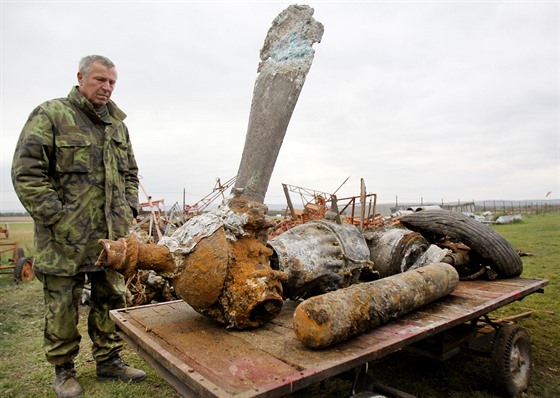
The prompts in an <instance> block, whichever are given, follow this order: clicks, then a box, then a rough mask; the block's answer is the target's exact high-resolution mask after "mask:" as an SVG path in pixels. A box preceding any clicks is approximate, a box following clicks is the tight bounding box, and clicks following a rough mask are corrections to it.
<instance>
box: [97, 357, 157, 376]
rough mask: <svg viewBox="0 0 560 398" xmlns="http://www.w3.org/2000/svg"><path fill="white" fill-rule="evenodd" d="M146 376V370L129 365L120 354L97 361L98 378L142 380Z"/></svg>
mask: <svg viewBox="0 0 560 398" xmlns="http://www.w3.org/2000/svg"><path fill="white" fill-rule="evenodd" d="M145 378H146V372H144V371H143V370H140V369H135V368H132V367H130V366H128V364H126V363H125V362H124V361H123V360H122V359H121V357H120V356H119V355H118V354H117V355H114V356H113V357H111V358H109V359H108V360H106V361H103V362H98V363H97V380H125V381H140V380H144V379H145Z"/></svg>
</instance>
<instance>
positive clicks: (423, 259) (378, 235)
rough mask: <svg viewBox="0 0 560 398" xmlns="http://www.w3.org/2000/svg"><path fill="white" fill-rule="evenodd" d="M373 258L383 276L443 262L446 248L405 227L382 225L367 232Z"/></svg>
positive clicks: (366, 236)
mask: <svg viewBox="0 0 560 398" xmlns="http://www.w3.org/2000/svg"><path fill="white" fill-rule="evenodd" d="M364 236H365V239H366V241H367V244H368V247H369V251H370V253H371V257H370V259H371V260H372V261H373V263H374V264H375V270H376V271H378V272H379V275H380V277H381V278H385V277H387V276H391V275H395V274H398V273H401V272H405V271H407V270H409V269H414V268H418V267H420V266H423V265H426V264H428V263H434V262H440V261H441V259H442V258H443V257H444V256H445V254H446V252H447V250H440V249H438V248H437V247H436V246H433V245H430V243H429V242H428V241H427V240H426V239H425V238H424V237H423V236H422V235H421V234H419V233H418V232H413V231H411V230H409V229H406V228H393V227H387V228H381V229H378V230H374V231H370V232H367V233H366V234H365V235H364Z"/></svg>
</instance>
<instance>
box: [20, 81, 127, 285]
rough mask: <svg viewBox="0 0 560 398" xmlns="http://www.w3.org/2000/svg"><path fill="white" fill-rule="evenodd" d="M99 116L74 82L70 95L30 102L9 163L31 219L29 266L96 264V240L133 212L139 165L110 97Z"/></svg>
mask: <svg viewBox="0 0 560 398" xmlns="http://www.w3.org/2000/svg"><path fill="white" fill-rule="evenodd" d="M107 108H108V110H109V113H110V121H108V122H104V121H103V120H102V119H101V118H100V117H99V116H98V115H97V114H96V112H95V109H94V107H93V106H92V105H91V103H90V102H89V101H88V100H87V99H86V98H85V97H83V96H82V94H80V92H79V91H78V88H77V87H73V88H72V90H71V92H70V94H69V95H68V97H67V98H59V99H55V100H52V101H48V102H45V103H43V104H41V105H40V106H38V107H37V108H35V110H33V112H32V113H31V115H30V116H29V119H28V120H27V123H26V124H25V126H24V127H23V130H22V132H21V135H20V138H19V141H18V143H17V147H16V150H15V154H14V159H13V163H12V182H13V184H14V188H15V191H16V193H17V195H18V197H19V199H20V201H21V203H22V204H23V206H24V207H25V208H26V210H27V211H28V212H29V214H30V215H31V216H32V217H33V220H34V221H35V247H36V248H37V255H36V258H35V264H34V269H35V270H36V271H38V272H42V273H45V274H51V275H66V276H72V275H75V274H76V273H78V272H86V271H98V270H99V268H98V267H96V266H95V261H96V260H97V257H98V255H99V253H100V252H101V249H102V247H101V245H100V244H99V243H98V239H118V238H120V237H123V236H124V235H126V234H127V233H128V230H129V227H130V225H131V222H132V219H133V211H134V212H137V211H138V167H137V165H136V160H135V159H134V153H133V151H132V146H131V143H130V138H129V134H128V129H127V127H126V125H125V124H124V123H123V120H124V118H125V117H126V115H125V114H124V113H123V112H122V111H121V110H120V109H119V108H118V107H117V106H116V105H115V103H114V102H112V101H109V102H108V103H107Z"/></svg>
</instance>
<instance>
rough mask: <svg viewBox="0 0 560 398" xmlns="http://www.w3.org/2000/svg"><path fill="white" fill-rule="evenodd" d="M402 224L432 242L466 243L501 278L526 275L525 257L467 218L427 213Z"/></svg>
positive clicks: (488, 230) (433, 212)
mask: <svg viewBox="0 0 560 398" xmlns="http://www.w3.org/2000/svg"><path fill="white" fill-rule="evenodd" d="M401 223H402V224H403V225H404V226H405V227H407V228H409V229H411V230H413V231H416V232H420V233H421V234H423V235H425V236H426V238H427V239H428V240H430V239H438V238H442V237H448V238H450V239H452V240H456V241H459V242H461V243H464V244H465V245H467V246H468V247H470V249H471V250H472V251H474V252H475V253H476V254H478V255H479V256H480V257H482V258H483V259H484V260H485V261H487V262H488V264H487V265H489V266H490V268H492V269H493V270H494V272H496V274H497V275H498V277H500V278H513V277H516V276H519V275H521V272H523V263H522V262H521V257H520V256H519V254H518V253H517V251H516V250H515V249H514V248H513V247H512V246H511V245H510V244H509V242H508V241H507V240H506V239H505V238H504V237H503V236H501V235H500V234H499V233H497V232H496V231H494V230H493V229H492V228H490V227H488V226H487V225H485V224H482V223H481V222H478V221H475V220H474V219H472V218H470V217H467V216H465V215H464V214H461V213H456V212H451V211H445V210H423V211H418V212H416V213H412V214H407V215H405V216H403V217H402V218H401ZM426 233H427V234H426Z"/></svg>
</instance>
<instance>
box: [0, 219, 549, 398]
mask: <svg viewBox="0 0 560 398" xmlns="http://www.w3.org/2000/svg"><path fill="white" fill-rule="evenodd" d="M4 222H5V221H2V222H0V224H1V225H4ZM494 228H495V229H496V230H497V231H498V232H499V233H500V234H502V235H503V236H504V237H505V238H506V239H507V240H508V241H509V242H510V243H511V244H512V245H513V246H514V247H515V248H516V249H518V250H520V251H522V252H526V253H530V254H531V255H530V256H527V257H523V263H524V272H523V276H525V277H534V278H546V279H548V280H550V285H549V286H547V287H546V288H545V294H533V295H531V296H529V297H527V298H526V299H524V300H523V301H520V302H516V303H513V304H510V305H508V306H506V307H504V308H502V309H500V310H498V311H496V312H495V313H493V314H492V316H494V317H506V316H511V315H515V314H520V313H524V312H528V311H532V313H531V315H530V316H528V317H523V318H520V319H518V320H517V321H516V323H517V324H519V325H520V326H522V327H524V328H525V329H526V330H527V331H528V333H529V335H530V336H531V340H532V347H533V362H534V368H533V373H532V381H531V385H530V387H529V390H528V392H527V394H526V395H525V396H526V397H530V398H533V397H545V398H553V397H559V396H560V348H559V347H560V328H559V327H558V324H559V321H560V320H559V317H558V310H559V309H558V303H559V302H560V291H559V286H558V285H559V278H558V275H559V267H560V213H548V214H539V215H535V216H530V217H526V218H524V219H523V220H522V221H521V222H517V223H514V224H510V225H500V226H495V227H494ZM9 240H10V241H12V240H15V241H17V242H19V243H20V244H21V246H22V247H23V248H24V250H25V253H26V255H32V254H33V247H32V243H31V242H32V224H17V223H14V224H10V239H9ZM3 261H4V259H3ZM42 300H43V299H42V292H41V285H40V283H39V282H37V281H36V280H34V281H32V282H30V283H27V284H15V283H14V282H13V279H12V277H11V276H10V275H2V276H0V358H1V360H2V365H1V366H0V397H14V398H16V397H17V398H20V397H21V398H23V397H55V394H54V390H53V389H52V386H51V383H52V379H53V377H54V370H53V368H52V367H51V366H50V365H48V364H47V362H46V361H45V360H44V355H43V350H42V330H43V304H42ZM86 311H87V309H86V308H82V317H81V321H80V326H79V327H80V330H81V332H82V335H83V340H82V345H81V347H82V350H81V352H80V354H79V355H78V357H77V360H76V365H77V371H78V377H79V380H80V382H81V384H82V385H83V387H84V389H85V390H86V396H88V397H98V398H110V397H115V398H116V397H131V398H132V397H135V398H148V397H150V398H153V397H170V398H174V397H179V395H178V394H177V393H176V392H175V390H174V389H173V388H172V387H170V386H169V385H168V384H167V383H166V382H165V381H164V380H163V379H161V378H160V377H159V376H158V375H157V373H156V372H155V371H153V370H152V369H151V368H150V367H149V366H148V365H147V364H146V363H145V362H144V361H143V360H142V359H141V358H140V357H139V356H138V355H136V353H134V352H133V351H132V350H130V349H126V350H125V351H124V353H123V357H124V358H125V360H127V361H128V362H129V363H130V364H132V365H134V366H138V367H141V368H143V369H144V370H146V371H147V373H148V379H147V380H146V381H144V382H141V383H138V384H128V383H121V382H104V383H98V382H97V381H96V380H95V363H94V361H93V358H92V356H91V353H90V346H91V342H90V340H89V338H88V337H87V332H86V325H85V318H86V317H85V314H86ZM490 366H491V365H490V361H489V359H488V358H484V357H480V356H476V355H474V354H472V353H470V352H468V351H465V352H461V353H460V354H459V355H457V356H455V357H453V358H452V359H450V360H448V361H445V362H438V361H434V360H430V359H427V358H425V357H421V356H418V355H414V354H411V353H408V352H404V351H401V352H398V353H396V354H393V355H390V356H388V357H386V358H383V359H381V360H379V361H377V362H375V363H374V364H373V368H374V370H375V373H374V374H375V376H376V377H377V378H378V379H379V380H381V381H382V382H384V383H385V384H388V385H390V386H392V387H395V388H398V389H401V390H403V391H406V392H408V393H410V394H414V395H416V396H419V397H450V398H467V397H469V398H472V397H474V398H491V397H495V395H494V392H493V388H492V380H491V377H490V374H491V372H490V370H491V369H490ZM350 392H351V383H350V382H349V381H345V380H338V379H334V380H329V381H327V382H325V383H321V384H320V385H315V386H313V387H312V388H309V389H306V390H303V391H301V392H298V393H294V394H293V395H292V397H342V396H348V395H350Z"/></svg>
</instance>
